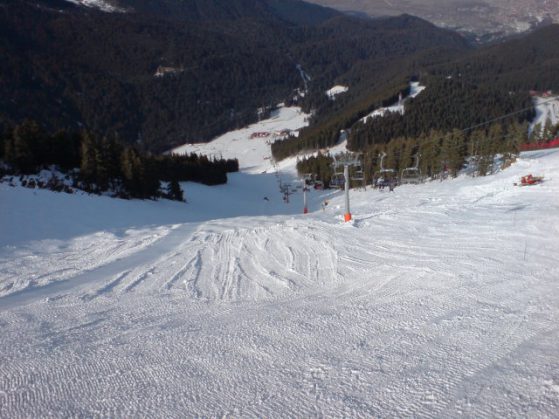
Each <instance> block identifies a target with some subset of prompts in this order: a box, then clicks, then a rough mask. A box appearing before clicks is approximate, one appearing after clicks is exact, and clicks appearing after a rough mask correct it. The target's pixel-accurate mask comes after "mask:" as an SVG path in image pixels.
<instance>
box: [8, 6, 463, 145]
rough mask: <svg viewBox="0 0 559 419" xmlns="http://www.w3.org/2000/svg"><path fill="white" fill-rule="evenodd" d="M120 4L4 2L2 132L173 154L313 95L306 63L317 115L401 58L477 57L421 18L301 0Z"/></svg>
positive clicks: (374, 81)
mask: <svg viewBox="0 0 559 419" xmlns="http://www.w3.org/2000/svg"><path fill="white" fill-rule="evenodd" d="M114 4H115V5H116V6H118V7H120V8H122V9H123V10H126V12H123V13H104V12H102V11H99V10H96V9H92V8H85V7H79V6H76V5H73V4H72V3H69V2H66V1H61V0H41V1H39V2H28V1H18V2H1V3H0V53H1V54H2V57H3V58H4V62H3V65H2V66H1V68H0V124H1V125H4V126H8V125H12V124H15V123H18V122H21V121H22V120H23V119H25V118H32V119H35V120H37V121H39V122H40V123H41V124H43V125H44V126H45V127H46V128H47V129H51V130H52V129H58V128H72V129H78V128H82V127H84V128H88V129H91V130H93V131H96V132H98V133H99V134H101V135H105V134H113V133H116V134H118V135H119V136H120V138H121V139H123V140H125V141H126V142H128V143H136V144H138V145H141V146H142V147H143V148H145V149H147V150H152V151H163V150H167V149H169V148H171V147H172V146H174V145H177V144H181V143H184V142H191V141H206V140H208V139H210V138H212V137H213V136H215V135H217V134H219V133H221V132H224V131H226V130H228V129H231V128H234V127H237V126H240V125H244V124H246V123H248V122H250V121H253V120H255V119H256V118H257V112H256V111H257V109H258V108H263V107H264V108H266V107H268V108H269V107H270V106H271V105H274V104H275V103H277V102H278V101H282V100H286V99H290V98H292V97H293V91H294V89H296V88H302V87H303V83H302V80H301V77H300V74H299V72H298V70H297V68H296V66H297V65H298V64H300V65H302V67H303V68H304V70H305V71H306V72H307V73H308V74H309V75H310V76H311V78H312V83H311V84H310V86H309V89H310V91H309V92H308V95H307V96H306V98H305V100H306V106H307V107H311V106H312V107H317V106H318V107H319V106H320V102H321V101H323V100H324V98H323V91H322V89H323V87H325V86H326V87H330V84H331V83H333V82H334V81H335V80H336V79H339V78H341V77H345V78H346V80H348V81H351V82H352V83H353V84H355V85H362V86H367V85H368V84H372V85H377V84H379V83H381V82H383V80H384V79H385V78H386V74H388V73H392V70H391V69H392V68H397V69H399V68H401V66H400V65H398V63H399V61H400V60H406V61H409V60H411V59H413V58H410V57H413V56H415V55H416V54H432V53H433V51H441V54H443V51H444V54H446V52H447V51H450V50H452V51H463V50H465V49H466V48H467V45H466V43H465V41H464V40H463V39H462V38H461V37H460V36H458V35H456V34H454V33H452V32H449V31H444V30H441V29H438V28H436V27H434V26H432V25H430V24H428V23H426V22H424V21H421V20H420V19H417V18H412V17H409V16H402V17H397V18H391V19H388V20H381V21H365V20H358V19H352V18H348V17H345V16H343V15H341V14H339V13H338V12H334V11H332V10H330V9H325V8H321V7H318V6H314V5H309V4H306V3H303V2H299V1H296V0H293V1H292V2H283V1H278V0H234V1H221V0H212V1H195V0H190V1H188V2H179V1H173V0H153V1H148V0H140V1H138V2H131V1H124V0H122V1H120V2H118V3H114ZM435 55H436V54H435ZM158 69H163V70H164V71H163V72H161V73H160V74H161V77H155V74H156V73H157V72H158ZM393 77H394V76H393V75H392V74H390V77H389V78H393ZM402 77H403V75H402ZM341 105H343V101H341V102H340V106H341Z"/></svg>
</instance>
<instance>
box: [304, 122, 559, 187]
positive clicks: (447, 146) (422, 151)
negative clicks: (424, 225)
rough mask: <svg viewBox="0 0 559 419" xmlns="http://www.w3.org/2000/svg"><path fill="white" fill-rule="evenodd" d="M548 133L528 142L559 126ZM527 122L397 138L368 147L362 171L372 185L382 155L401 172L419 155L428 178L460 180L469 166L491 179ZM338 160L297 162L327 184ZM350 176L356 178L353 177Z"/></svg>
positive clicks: (511, 155) (523, 135) (514, 150)
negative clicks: (460, 176) (462, 173)
mask: <svg viewBox="0 0 559 419" xmlns="http://www.w3.org/2000/svg"><path fill="white" fill-rule="evenodd" d="M545 125H546V126H547V128H546V129H539V128H538V127H537V126H536V127H535V128H534V130H533V131H532V135H530V137H529V140H528V141H529V143H544V142H546V141H548V140H550V139H552V138H555V137H556V136H557V135H558V134H559V124H557V125H555V126H554V125H553V124H551V121H548V122H547V123H546V124H545ZM527 132H528V123H527V122H523V123H520V122H518V121H516V120H513V121H512V122H508V123H507V122H496V123H493V124H490V125H486V126H482V127H479V128H477V129H473V130H469V131H464V130H458V129H453V130H450V131H441V130H431V131H429V132H428V133H423V134H421V135H420V136H418V137H397V138H394V139H392V140H390V141H389V142H388V143H385V144H382V143H381V144H373V145H369V146H368V147H366V148H365V149H364V151H363V154H362V156H363V157H362V159H363V160H362V161H363V170H364V172H365V176H366V177H367V179H368V182H369V183H370V182H371V179H372V177H373V175H375V174H378V173H379V170H380V155H381V153H382V152H384V153H386V158H385V160H384V168H386V169H392V170H394V172H395V173H397V174H401V173H402V170H403V169H405V168H408V167H412V166H413V164H414V156H416V155H419V170H420V172H421V175H422V176H423V177H425V178H431V179H434V178H439V177H445V176H451V177H456V176H457V175H458V173H459V172H460V170H462V169H464V168H465V167H466V165H469V166H470V169H471V170H470V171H469V173H470V174H471V175H472V176H486V175H489V174H491V173H492V171H493V170H494V169H495V167H494V165H495V162H496V157H497V155H500V156H501V158H500V159H499V162H500V164H501V165H502V166H503V167H504V166H507V165H509V164H510V163H512V162H513V161H514V160H515V159H516V157H517V156H518V154H519V152H520V148H521V146H522V145H523V144H525V143H526V141H527ZM332 162H333V159H332V158H331V157H330V156H329V155H328V154H324V153H318V155H317V156H313V157H309V158H305V159H302V160H301V161H299V162H298V164H297V170H298V172H299V173H300V174H303V173H314V174H316V175H317V177H318V178H319V179H320V180H322V181H323V182H324V183H325V185H326V186H328V184H329V183H330V180H331V178H332V176H333V174H334V172H333V169H332ZM350 176H351V174H350Z"/></svg>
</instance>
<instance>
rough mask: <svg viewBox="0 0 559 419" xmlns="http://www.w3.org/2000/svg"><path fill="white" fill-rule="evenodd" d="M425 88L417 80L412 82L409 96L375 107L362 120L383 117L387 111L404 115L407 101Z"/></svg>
mask: <svg viewBox="0 0 559 419" xmlns="http://www.w3.org/2000/svg"><path fill="white" fill-rule="evenodd" d="M425 88H426V87H425V86H421V85H420V84H419V82H417V81H413V82H410V94H409V96H408V97H406V98H404V99H402V100H401V101H398V102H396V103H395V104H394V105H392V106H386V107H382V108H378V109H375V110H374V111H373V112H371V113H370V114H369V115H366V116H364V117H363V118H361V121H362V122H367V121H368V120H369V119H372V118H378V117H383V116H385V115H386V114H387V113H399V114H400V115H403V114H404V112H405V111H406V109H405V103H406V101H407V100H409V99H410V98H411V99H413V98H415V97H417V95H419V94H420V93H421V92H422V91H423V90H425Z"/></svg>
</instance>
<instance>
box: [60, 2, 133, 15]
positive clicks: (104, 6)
mask: <svg viewBox="0 0 559 419" xmlns="http://www.w3.org/2000/svg"><path fill="white" fill-rule="evenodd" d="M66 1H69V2H70V3H74V4H77V5H78V6H85V7H91V8H93V9H99V10H102V11H103V12H108V13H114V12H121V13H122V12H124V10H123V9H121V8H119V7H116V6H113V5H112V4H110V3H109V2H107V1H104V0H66Z"/></svg>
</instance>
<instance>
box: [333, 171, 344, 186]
mask: <svg viewBox="0 0 559 419" xmlns="http://www.w3.org/2000/svg"><path fill="white" fill-rule="evenodd" d="M344 185H345V176H344V174H343V173H334V175H333V176H332V177H331V178H330V186H332V187H333V188H340V189H341V188H343V187H344Z"/></svg>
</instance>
